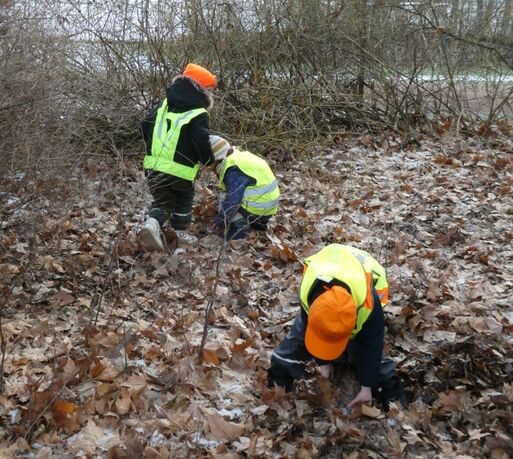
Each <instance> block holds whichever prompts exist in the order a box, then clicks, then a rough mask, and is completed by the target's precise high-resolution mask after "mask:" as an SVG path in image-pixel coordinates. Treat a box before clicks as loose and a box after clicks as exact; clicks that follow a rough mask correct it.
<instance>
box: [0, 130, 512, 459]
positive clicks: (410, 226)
mask: <svg viewBox="0 0 513 459" xmlns="http://www.w3.org/2000/svg"><path fill="white" fill-rule="evenodd" d="M511 139H512V136H511V131H509V132H508V131H507V129H505V128H504V126H503V132H502V133H501V132H495V133H491V134H490V136H488V137H486V138H483V137H477V136H476V137H468V138H456V137H453V136H450V135H448V134H445V135H443V136H441V137H439V138H433V137H429V136H425V137H420V138H419V142H420V146H418V147H415V146H413V147H412V146H409V147H407V148H405V149H401V148H400V141H399V139H398V140H394V139H393V138H389V139H388V140H387V141H385V142H384V141H381V140H378V139H374V138H373V137H372V136H370V135H360V136H351V135H340V136H338V137H336V138H334V139H333V145H332V147H331V148H325V147H323V148H320V147H319V148H318V149H312V151H311V152H310V154H309V157H308V158H304V159H301V160H299V159H296V158H293V157H292V156H291V155H287V154H285V153H283V154H278V153H275V154H272V155H271V157H270V162H271V164H272V166H273V169H274V170H275V172H276V174H277V177H278V178H279V180H280V188H281V192H282V201H281V208H280V211H279V214H278V215H277V217H276V218H275V219H274V221H273V224H272V225H271V228H270V230H269V232H268V234H267V235H259V234H253V235H251V237H249V238H248V239H246V240H244V241H235V242H232V243H230V244H229V246H228V247H226V249H223V248H222V244H221V240H220V239H219V238H217V237H216V236H214V235H211V234H207V233H206V232H205V230H204V229H205V227H206V225H207V223H208V222H209V221H210V219H211V218H212V214H213V212H215V201H216V196H217V188H216V185H215V182H214V177H213V175H212V173H211V172H204V173H203V174H202V176H201V177H200V179H199V181H198V184H197V193H196V206H195V212H194V222H193V225H192V228H191V231H192V232H193V233H194V234H196V235H197V236H198V237H199V238H200V240H199V244H198V245H197V246H195V247H189V246H177V243H176V240H174V239H173V233H172V231H167V233H166V234H167V240H168V245H169V252H168V253H165V254H160V253H145V252H144V251H142V250H141V248H140V247H139V246H138V244H137V241H136V237H135V234H136V231H137V228H138V227H139V226H140V225H141V223H142V221H143V218H144V208H145V206H146V205H147V204H148V203H149V196H148V194H147V191H146V188H145V183H144V178H143V175H142V172H141V169H140V164H139V161H138V160H132V159H125V160H123V161H117V162H114V161H112V162H111V161H110V160H109V161H107V160H100V161H99V160H98V159H96V160H94V161H93V160H89V161H85V162H84V163H83V164H80V166H79V167H76V168H75V169H74V170H71V169H70V170H68V171H67V172H65V173H64V172H63V173H59V174H55V176H54V177H53V178H42V177H40V178H38V179H37V180H33V179H30V178H29V177H28V176H24V175H23V174H12V175H10V176H9V177H6V178H4V179H3V180H2V192H1V193H0V199H1V203H2V205H1V220H0V228H1V233H0V244H1V245H0V289H1V292H2V299H1V300H0V307H1V308H2V309H1V321H2V323H1V330H2V335H1V338H2V344H3V348H2V351H3V352H2V358H3V363H2V367H3V377H2V379H1V380H0V384H1V385H2V390H1V391H0V457H6V458H7V457H20V458H22V457H23V458H34V457H35V458H39V459H44V458H50V457H55V458H56V457H58V458H67V457H69V458H72V457H88V458H93V457H108V458H167V457H175V458H185V457H212V458H226V459H228V458H243V457H251V458H259V457H262V458H268V457H270V458H293V457H297V458H302V459H304V458H311V457H326V458H335V457H348V458H351V459H356V458H399V457H405V458H460V459H463V458H493V459H505V458H508V457H513V443H512V441H511V439H512V437H513V427H512V426H513V411H512V402H513V339H512V333H511V332H512V331H513V307H512V299H511V298H512V295H511V292H512V287H513V244H512V239H513V225H512V223H513V192H512V187H513V141H512V140H511ZM330 242H339V243H345V244H353V245H355V246H357V247H359V248H362V249H364V250H367V251H368V252H370V253H372V254H373V255H374V256H375V257H376V258H377V259H378V261H380V262H381V263H382V264H383V265H384V266H385V267H386V269H387V273H388V277H389V281H390V289H391V303H390V304H389V306H387V308H386V322H387V330H386V352H387V353H388V354H389V355H390V356H391V357H393V358H394V359H395V361H396V362H397V368H398V372H399V374H400V376H401V378H402V379H403V381H404V386H405V389H406V392H407V398H408V402H409V404H408V407H407V408H406V409H401V408H400V407H393V408H392V409H391V410H390V411H389V412H388V413H386V414H385V413H382V412H381V411H380V410H379V408H377V407H372V408H365V409H363V410H354V411H353V412H348V410H346V409H345V404H346V403H347V402H348V401H349V400H351V398H352V396H353V395H354V394H355V391H356V390H357V384H356V381H355V378H354V375H353V374H352V372H351V371H350V370H347V369H346V371H345V372H340V371H339V372H338V373H337V374H336V375H335V377H334V379H333V380H331V381H328V380H327V379H325V378H323V377H321V376H320V375H319V374H318V369H317V368H313V367H312V368H311V369H310V371H311V373H312V376H311V378H310V379H308V380H306V381H304V382H301V383H300V384H298V385H297V387H296V388H295V391H294V392H293V393H290V394H285V393H284V392H283V391H282V390H280V389H276V390H274V389H273V390H270V389H267V387H266V368H267V367H268V365H269V357H270V352H271V351H272V349H273V348H274V347H275V346H276V345H277V344H278V343H279V341H280V340H281V339H282V338H283V337H284V335H285V334H286V332H287V329H288V327H289V326H290V324H291V323H292V321H293V319H294V317H295V315H296V314H297V312H298V310H299V302H298V295H297V290H298V286H299V282H300V278H301V272H302V265H301V260H302V259H303V258H304V257H305V256H307V255H310V254H312V253H314V252H315V251H317V250H319V249H320V248H321V247H323V246H324V245H325V244H327V243H330ZM218 264H219V267H220V270H219V274H218V275H216V267H217V266H218ZM216 278H217V280H218V283H217V287H216V288H215V291H214V285H215V284H216ZM214 293H215V298H214ZM212 300H215V302H214V310H213V313H212V315H211V316H210V317H209V325H208V339H207V344H206V346H205V348H204V350H203V355H202V357H203V361H202V362H200V361H199V360H198V355H197V354H198V347H199V344H200V341H201V337H202V334H203V330H204V321H205V308H206V305H207V304H208V303H209V301H212Z"/></svg>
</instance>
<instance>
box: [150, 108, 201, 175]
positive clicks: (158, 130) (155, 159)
mask: <svg viewBox="0 0 513 459" xmlns="http://www.w3.org/2000/svg"><path fill="white" fill-rule="evenodd" d="M202 113H207V111H206V110H205V109H204V108H196V109H194V110H189V111H187V112H183V113H174V112H170V111H168V109H167V99H164V102H163V103H162V105H161V106H160V108H159V109H158V111H157V118H156V120H155V127H154V128H153V136H152V141H151V155H146V156H145V157H144V162H143V166H144V168H145V169H152V170H154V171H159V172H165V173H166V174H169V175H173V176H175V177H179V178H182V179H184V180H190V181H191V182H192V181H193V180H194V179H195V178H196V175H197V173H198V170H199V164H191V165H190V166H186V165H185V164H181V163H177V162H176V161H175V159H174V158H175V153H176V145H177V144H178V138H179V137H180V131H181V129H182V127H183V126H184V125H186V124H187V123H189V122H190V121H191V120H192V119H193V118H195V117H196V116H198V115H201V114H202ZM168 124H169V129H168Z"/></svg>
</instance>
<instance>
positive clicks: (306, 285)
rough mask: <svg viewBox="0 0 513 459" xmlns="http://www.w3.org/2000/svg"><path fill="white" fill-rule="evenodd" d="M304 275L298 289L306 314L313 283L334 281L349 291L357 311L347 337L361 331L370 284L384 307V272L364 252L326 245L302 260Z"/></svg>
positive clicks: (367, 310) (370, 300) (368, 304)
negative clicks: (340, 283)
mask: <svg viewBox="0 0 513 459" xmlns="http://www.w3.org/2000/svg"><path fill="white" fill-rule="evenodd" d="M304 263H305V271H304V273H303V280H302V281H301V286H300V287H299V297H300V300H301V306H302V307H303V309H304V310H305V312H306V313H307V314H308V312H309V310H310V304H309V303H308V295H309V294H310V291H311V290H312V287H313V286H314V285H315V283H316V281H322V282H326V283H329V282H331V281H333V280H338V281H341V282H343V283H344V284H346V285H347V286H348V287H349V288H350V289H351V296H352V297H353V301H354V303H355V305H356V308H357V316H356V326H355V328H354V330H353V332H352V335H351V337H352V338H354V336H356V334H357V333H358V332H359V331H360V330H361V329H362V326H363V324H364V323H365V321H366V320H367V319H368V318H369V316H370V314H371V312H372V308H373V305H374V301H373V295H372V288H371V282H373V284H374V288H375V289H376V292H377V294H378V296H379V298H380V300H381V306H382V307H384V306H385V305H386V304H387V303H388V283H387V279H386V273H385V270H384V268H383V267H382V266H381V265H380V264H379V263H378V262H377V261H376V260H375V259H374V258H373V257H372V256H371V255H370V254H368V253H367V252H365V251H363V250H360V249H357V248H356V247H350V246H348V245H342V244H330V245H328V246H326V247H324V248H323V249H322V250H321V251H320V252H317V253H316V254H315V255H312V256H311V257H309V258H307V259H305V260H304Z"/></svg>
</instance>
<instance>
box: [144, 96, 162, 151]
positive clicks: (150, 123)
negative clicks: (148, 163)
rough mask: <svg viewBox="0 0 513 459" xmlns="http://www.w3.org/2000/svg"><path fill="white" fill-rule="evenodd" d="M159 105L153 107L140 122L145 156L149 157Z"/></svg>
mask: <svg viewBox="0 0 513 459" xmlns="http://www.w3.org/2000/svg"><path fill="white" fill-rule="evenodd" d="M159 106H160V105H158V106H156V107H153V108H152V109H151V110H150V111H149V112H148V113H147V115H146V117H145V118H144V120H142V122H141V132H142V136H143V139H144V143H145V144H146V154H148V155H151V141H152V138H153V128H154V127H155V120H156V119H157V110H158V107H159Z"/></svg>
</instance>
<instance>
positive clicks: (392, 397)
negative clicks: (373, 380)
mask: <svg viewBox="0 0 513 459" xmlns="http://www.w3.org/2000/svg"><path fill="white" fill-rule="evenodd" d="M372 396H373V397H374V398H375V399H376V400H377V401H378V402H379V403H380V404H381V407H382V408H383V411H385V413H386V412H387V411H388V409H389V408H390V403H392V402H398V403H399V405H401V406H403V407H405V406H406V396H405V394H404V389H403V385H402V384H401V379H400V378H399V376H397V375H394V376H392V377H391V378H388V379H385V380H384V381H380V382H379V384H378V385H377V386H374V387H373V388H372Z"/></svg>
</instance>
